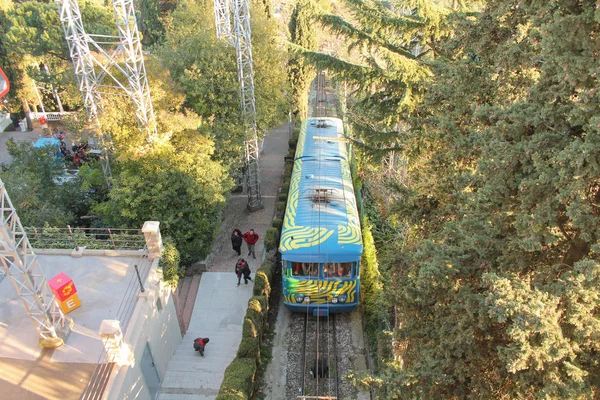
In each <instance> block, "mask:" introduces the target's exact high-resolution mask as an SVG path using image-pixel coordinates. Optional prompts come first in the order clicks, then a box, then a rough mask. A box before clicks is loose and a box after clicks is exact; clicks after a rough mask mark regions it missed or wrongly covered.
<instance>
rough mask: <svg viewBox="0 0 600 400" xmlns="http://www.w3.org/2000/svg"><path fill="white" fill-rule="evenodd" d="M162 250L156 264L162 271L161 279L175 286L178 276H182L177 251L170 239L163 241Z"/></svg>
mask: <svg viewBox="0 0 600 400" xmlns="http://www.w3.org/2000/svg"><path fill="white" fill-rule="evenodd" d="M163 247H164V249H163V252H162V254H161V256H160V260H159V261H158V266H159V267H160V268H162V271H163V281H165V282H167V283H168V284H169V285H171V286H173V287H177V283H178V282H179V277H181V276H183V267H182V266H181V264H180V257H179V251H178V250H177V248H176V247H175V245H174V244H173V243H172V242H171V241H170V240H168V239H167V240H165V241H164V242H163Z"/></svg>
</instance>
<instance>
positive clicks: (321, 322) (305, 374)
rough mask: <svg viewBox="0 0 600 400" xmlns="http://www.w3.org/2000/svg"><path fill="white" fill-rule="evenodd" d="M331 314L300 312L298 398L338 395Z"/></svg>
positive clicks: (326, 399)
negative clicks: (317, 315) (300, 343)
mask: <svg viewBox="0 0 600 400" xmlns="http://www.w3.org/2000/svg"><path fill="white" fill-rule="evenodd" d="M336 332H337V330H336V318H335V314H334V315H330V316H328V317H313V316H311V315H308V314H307V315H305V316H304V335H303V336H304V340H303V352H302V363H301V365H302V366H303V367H302V371H301V387H300V394H299V396H298V399H320V400H334V399H339V368H338V350H337V336H336Z"/></svg>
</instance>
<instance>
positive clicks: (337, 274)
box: [323, 262, 352, 279]
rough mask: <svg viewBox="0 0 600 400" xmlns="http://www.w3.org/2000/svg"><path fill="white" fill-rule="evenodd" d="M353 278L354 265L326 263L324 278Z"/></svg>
mask: <svg viewBox="0 0 600 400" xmlns="http://www.w3.org/2000/svg"><path fill="white" fill-rule="evenodd" d="M350 276H352V263H349V262H346V263H326V264H325V266H324V267H323V277H324V278H332V279H336V278H337V279H339V278H349V277H350Z"/></svg>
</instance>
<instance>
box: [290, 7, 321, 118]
mask: <svg viewBox="0 0 600 400" xmlns="http://www.w3.org/2000/svg"><path fill="white" fill-rule="evenodd" d="M313 17H314V7H313V5H312V4H311V2H310V1H308V0H301V1H298V2H297V3H296V5H295V7H294V10H293V12H292V15H291V17H290V22H289V30H290V41H291V43H293V44H295V45H296V46H299V47H301V48H304V49H307V50H316V49H317V46H318V43H317V35H316V32H315V29H314V18H313ZM288 75H289V78H288V79H289V81H290V83H291V86H292V99H293V104H292V107H293V108H292V110H293V113H294V115H295V116H296V117H299V118H306V117H307V115H308V91H309V88H310V84H311V82H312V81H313V79H314V77H315V76H316V69H315V67H314V66H313V65H310V64H308V63H305V62H304V60H303V59H302V57H300V56H299V55H298V54H292V55H291V56H290V59H289V61H288Z"/></svg>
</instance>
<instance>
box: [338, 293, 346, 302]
mask: <svg viewBox="0 0 600 400" xmlns="http://www.w3.org/2000/svg"><path fill="white" fill-rule="evenodd" d="M337 298H338V300H339V302H340V303H345V302H346V300H348V295H345V294H340V295H339V296H338V297H337Z"/></svg>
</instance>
